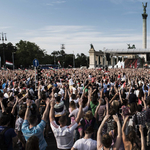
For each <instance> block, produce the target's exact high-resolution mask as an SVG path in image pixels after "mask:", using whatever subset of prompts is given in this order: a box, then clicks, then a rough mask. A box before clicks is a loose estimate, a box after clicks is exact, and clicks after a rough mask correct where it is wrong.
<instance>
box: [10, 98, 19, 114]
mask: <svg viewBox="0 0 150 150" xmlns="http://www.w3.org/2000/svg"><path fill="white" fill-rule="evenodd" d="M18 101H19V99H18V96H16V102H15V104H14V106H13V108H12V111H11V114H13V115H14V114H15V110H16V106H17V104H18Z"/></svg>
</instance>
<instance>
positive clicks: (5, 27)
mask: <svg viewBox="0 0 150 150" xmlns="http://www.w3.org/2000/svg"><path fill="white" fill-rule="evenodd" d="M10 28H12V27H11V26H3V27H2V26H0V30H3V29H10Z"/></svg>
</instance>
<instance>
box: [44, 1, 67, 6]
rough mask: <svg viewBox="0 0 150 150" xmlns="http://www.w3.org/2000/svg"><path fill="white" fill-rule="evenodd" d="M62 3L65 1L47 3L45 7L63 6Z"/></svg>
mask: <svg viewBox="0 0 150 150" xmlns="http://www.w3.org/2000/svg"><path fill="white" fill-rule="evenodd" d="M63 3H66V1H63V0H58V1H53V2H50V3H47V4H46V5H47V6H54V5H55V4H63Z"/></svg>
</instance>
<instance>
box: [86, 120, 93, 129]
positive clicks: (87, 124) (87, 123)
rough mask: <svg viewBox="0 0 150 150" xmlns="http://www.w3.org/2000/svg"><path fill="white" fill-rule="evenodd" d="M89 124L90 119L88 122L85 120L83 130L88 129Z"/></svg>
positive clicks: (90, 122)
mask: <svg viewBox="0 0 150 150" xmlns="http://www.w3.org/2000/svg"><path fill="white" fill-rule="evenodd" d="M91 124H92V119H91V120H90V121H89V122H88V121H87V120H85V126H84V130H86V129H87V127H89V126H90V125H91Z"/></svg>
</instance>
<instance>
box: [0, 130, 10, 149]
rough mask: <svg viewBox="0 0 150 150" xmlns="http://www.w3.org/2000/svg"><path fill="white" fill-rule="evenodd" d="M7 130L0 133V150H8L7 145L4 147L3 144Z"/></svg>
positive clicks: (4, 144)
mask: <svg viewBox="0 0 150 150" xmlns="http://www.w3.org/2000/svg"><path fill="white" fill-rule="evenodd" d="M8 129H9V128H8V127H6V128H5V129H4V130H3V131H2V132H0V150H7V149H8V145H6V143H5V136H4V134H5V132H6V131H7V130H8Z"/></svg>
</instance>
